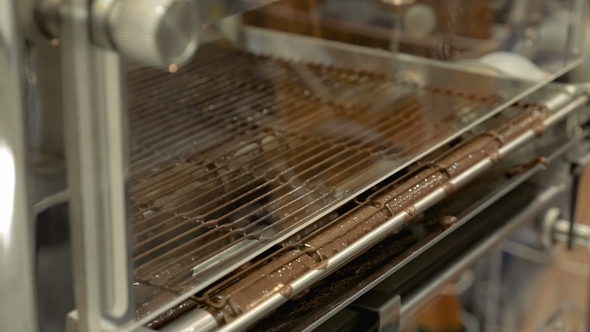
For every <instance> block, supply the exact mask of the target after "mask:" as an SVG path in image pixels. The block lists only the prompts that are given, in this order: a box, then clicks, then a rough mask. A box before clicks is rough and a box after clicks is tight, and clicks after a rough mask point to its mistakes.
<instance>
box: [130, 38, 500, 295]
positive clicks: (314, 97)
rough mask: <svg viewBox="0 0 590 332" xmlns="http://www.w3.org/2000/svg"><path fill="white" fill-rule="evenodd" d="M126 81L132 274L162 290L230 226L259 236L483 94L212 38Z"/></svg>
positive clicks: (448, 128)
mask: <svg viewBox="0 0 590 332" xmlns="http://www.w3.org/2000/svg"><path fill="white" fill-rule="evenodd" d="M128 80H129V103H130V123H129V126H130V133H131V135H130V142H131V147H130V152H131V153H130V155H131V157H130V158H131V174H130V180H131V189H130V195H131V202H132V206H131V210H132V215H133V217H132V229H133V240H134V242H133V243H134V244H133V262H134V266H135V276H136V279H137V280H138V281H139V282H141V283H145V284H147V285H151V286H156V287H160V288H163V289H166V290H169V291H173V292H180V291H181V290H182V289H183V288H184V287H186V286H187V285H190V284H191V282H192V281H194V280H196V279H197V278H198V277H199V272H201V271H194V270H193V267H195V266H196V265H197V264H199V263H200V262H203V261H205V260H207V259H208V258H210V257H213V256H214V255H216V254H218V253H219V252H221V251H223V250H225V249H227V248H228V247H231V246H233V245H235V244H236V243H238V242H240V241H242V240H244V239H256V240H261V241H273V240H274V239H275V238H276V237H277V236H278V234H285V232H289V230H290V229H291V228H293V227H294V226H296V225H299V224H300V223H301V222H302V221H304V220H306V219H308V218H310V217H312V216H313V215H314V214H316V213H317V212H318V211H320V210H322V209H325V208H326V207H329V206H330V205H331V204H333V203H335V202H337V201H340V200H344V199H347V198H350V197H352V196H353V195H355V194H356V193H358V191H359V190H361V189H362V188H364V187H366V185H368V184H371V183H373V182H374V181H376V180H378V179H380V178H382V177H383V176H386V175H387V174H389V172H391V171H392V170H393V169H395V168H396V167H399V166H401V165H403V164H404V163H405V162H407V161H409V160H411V159H412V158H414V157H416V156H418V155H420V154H421V153H424V152H425V151H427V150H428V149H430V148H432V147H434V146H436V145H437V144H439V143H440V142H442V141H445V140H447V139H449V138H450V137H452V135H454V134H455V133H456V132H458V131H459V130H461V129H463V128H465V127H466V126H469V125H470V124H472V123H473V122H474V121H476V120H477V119H479V118H480V117H481V116H483V115H485V114H486V113H487V112H488V111H490V109H491V108H492V107H494V101H495V100H494V99H493V98H475V97H466V96H462V95H460V94H457V93H450V92H443V91H434V90H428V89H418V88H415V87H410V86H404V85H400V84H396V83H394V82H391V81H388V80H386V79H385V78H384V77H382V76H379V75H376V74H371V73H363V72H355V71H352V70H344V69H336V68H326V67H322V66H317V65H307V64H299V63H289V62H285V61H281V60H277V59H271V58H268V57H258V56H254V55H252V54H249V53H246V52H241V51H238V50H236V49H233V48H231V47H228V46H226V45H222V44H210V45H206V46H204V47H202V48H201V49H200V50H199V52H198V54H197V56H196V58H195V60H194V61H193V62H192V63H191V64H189V65H188V66H187V67H185V68H182V69H181V70H179V71H178V73H175V74H169V73H163V72H160V71H156V70H151V69H139V70H133V71H131V72H130V73H129V75H128ZM219 263H220V264H222V263H223V262H219Z"/></svg>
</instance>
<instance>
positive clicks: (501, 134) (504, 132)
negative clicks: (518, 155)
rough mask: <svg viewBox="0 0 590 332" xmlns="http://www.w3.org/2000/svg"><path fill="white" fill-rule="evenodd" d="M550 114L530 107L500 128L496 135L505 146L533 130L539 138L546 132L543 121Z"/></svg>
mask: <svg viewBox="0 0 590 332" xmlns="http://www.w3.org/2000/svg"><path fill="white" fill-rule="evenodd" d="M547 116H548V113H547V112H546V111H544V110H542V109H540V108H537V107H530V108H529V109H528V110H526V111H525V112H524V113H522V114H520V115H518V116H517V117H515V118H514V119H512V120H510V121H509V122H508V123H506V124H504V125H502V126H501V127H500V128H498V129H497V130H496V131H495V133H496V135H497V137H498V139H499V140H500V143H502V144H503V145H504V144H506V143H508V142H510V141H512V140H514V139H515V138H516V137H518V136H520V135H522V134H523V133H525V132H526V131H528V130H533V131H534V132H535V134H536V135H537V136H539V135H541V134H542V133H543V132H544V131H545V125H544V123H543V121H544V120H545V119H546V118H547Z"/></svg>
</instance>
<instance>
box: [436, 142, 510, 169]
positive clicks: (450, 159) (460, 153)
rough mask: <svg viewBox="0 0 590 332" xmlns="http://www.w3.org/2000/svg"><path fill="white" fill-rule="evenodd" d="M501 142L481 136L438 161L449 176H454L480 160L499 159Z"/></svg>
mask: <svg viewBox="0 0 590 332" xmlns="http://www.w3.org/2000/svg"><path fill="white" fill-rule="evenodd" d="M499 148H500V144H499V143H498V142H497V141H496V140H495V139H494V138H493V137H490V136H480V137H477V138H475V139H474V140H473V141H471V142H469V143H468V144H466V145H465V146H463V147H461V148H459V149H458V150H457V151H455V152H453V153H451V154H449V155H448V156H447V157H444V158H442V159H441V160H440V161H438V162H437V163H436V165H437V166H438V167H440V168H441V169H443V170H444V171H445V172H446V173H447V174H448V176H449V177H451V178H453V177H455V176H457V175H458V174H460V173H463V172H464V171H466V170H467V169H469V168H471V167H473V166H474V165H475V164H477V163H479V162H480V161H482V160H484V159H486V158H490V160H492V162H494V160H498V158H499V154H498V149H499Z"/></svg>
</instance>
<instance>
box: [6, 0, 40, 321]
mask: <svg viewBox="0 0 590 332" xmlns="http://www.w3.org/2000/svg"><path fill="white" fill-rule="evenodd" d="M15 6H16V1H12V0H2V1H0V73H2V74H1V75H0V183H1V185H0V330H1V331H37V330H38V328H39V327H38V326H37V312H36V307H37V306H36V301H35V287H34V276H35V274H34V261H33V257H34V246H33V236H34V235H33V234H34V233H33V229H32V228H33V227H32V225H33V220H32V216H31V215H30V211H31V204H30V201H29V196H28V193H27V188H28V183H27V170H28V164H27V152H26V148H27V145H26V132H25V128H26V123H25V105H24V91H22V87H23V86H24V81H23V77H22V76H21V74H22V71H21V70H22V68H23V64H22V63H21V61H22V59H23V58H22V56H23V53H22V47H23V46H24V45H23V44H22V40H21V39H20V37H21V36H20V35H19V31H18V28H17V22H16V17H17V15H16V13H17V12H16V7H15Z"/></svg>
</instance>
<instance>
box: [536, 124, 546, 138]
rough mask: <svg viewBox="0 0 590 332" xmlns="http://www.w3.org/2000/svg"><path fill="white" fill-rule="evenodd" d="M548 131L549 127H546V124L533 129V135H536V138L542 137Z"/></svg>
mask: <svg viewBox="0 0 590 332" xmlns="http://www.w3.org/2000/svg"><path fill="white" fill-rule="evenodd" d="M546 130H547V126H545V124H544V123H541V124H539V125H537V126H535V127H534V128H533V133H535V136H537V137H540V136H542V135H543V134H544V133H545V131H546Z"/></svg>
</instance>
